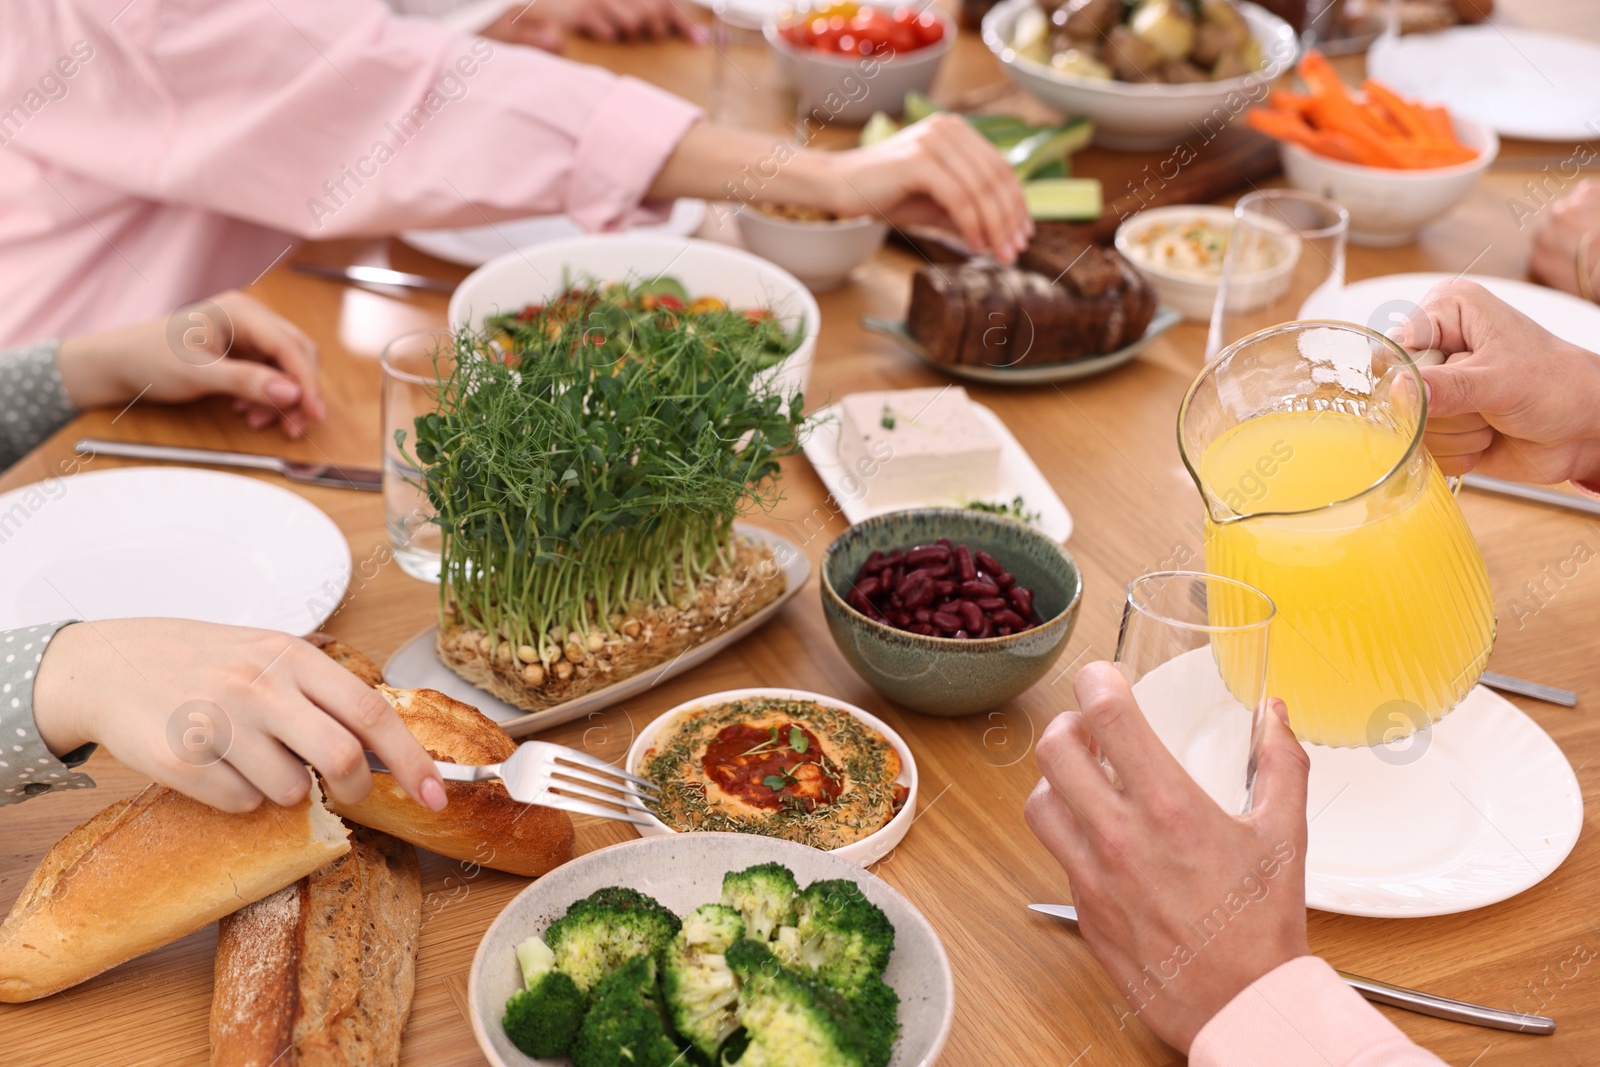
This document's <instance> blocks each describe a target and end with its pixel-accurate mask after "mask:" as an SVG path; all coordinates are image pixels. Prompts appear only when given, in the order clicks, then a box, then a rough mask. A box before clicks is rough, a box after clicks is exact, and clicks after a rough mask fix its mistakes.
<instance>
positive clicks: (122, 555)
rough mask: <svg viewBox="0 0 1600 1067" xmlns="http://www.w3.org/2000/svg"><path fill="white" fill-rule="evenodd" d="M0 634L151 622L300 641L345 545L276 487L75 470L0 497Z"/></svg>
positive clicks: (333, 592)
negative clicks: (53, 625)
mask: <svg viewBox="0 0 1600 1067" xmlns="http://www.w3.org/2000/svg"><path fill="white" fill-rule="evenodd" d="M0 576H3V580H0V629H10V628H14V627H18V626H31V625H35V624H37V623H41V622H49V621H50V620H52V619H74V618H75V619H90V620H98V619H122V618H137V617H140V616H164V617H168V618H180V619H200V620H202V621H205V622H220V623H231V624H234V625H236V626H259V627H262V628H264V629H270V630H283V631H286V632H288V633H292V634H305V633H310V632H311V631H312V630H315V629H316V628H317V627H318V626H321V625H322V623H323V621H324V620H326V619H327V618H328V616H329V615H332V614H333V611H334V609H335V608H337V607H338V606H339V601H340V600H342V599H343V597H344V592H345V588H346V587H347V586H348V585H349V583H350V545H349V544H348V543H347V542H346V541H345V539H344V534H343V533H342V532H340V530H339V527H338V526H336V525H334V522H333V520H332V519H330V518H328V516H327V515H325V514H323V513H322V511H321V510H320V509H319V508H317V507H316V506H315V505H313V504H311V503H310V502H308V501H307V500H305V499H304V498H303V497H300V496H297V495H296V494H294V493H292V492H290V491H289V490H287V489H283V488H280V487H279V486H276V485H273V484H271V483H269V482H264V481H260V480H257V479H255V478H245V477H242V476H240V475H237V474H221V473H219V472H217V471H207V470H189V469H186V468H183V467H127V468H122V469H118V470H104V471H88V472H84V473H81V474H74V475H71V476H69V477H65V478H56V479H50V480H47V481H44V482H40V483H37V484H35V485H29V486H23V487H22V488H20V489H14V490H12V491H11V492H9V493H6V494H5V495H4V496H0Z"/></svg>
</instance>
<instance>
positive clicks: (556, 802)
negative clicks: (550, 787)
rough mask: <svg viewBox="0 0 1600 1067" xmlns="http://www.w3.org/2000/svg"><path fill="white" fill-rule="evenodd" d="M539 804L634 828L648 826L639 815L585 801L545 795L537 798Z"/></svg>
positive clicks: (648, 822)
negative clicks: (622, 823)
mask: <svg viewBox="0 0 1600 1067" xmlns="http://www.w3.org/2000/svg"><path fill="white" fill-rule="evenodd" d="M539 803H540V804H542V805H544V806H545V807H547V808H559V809H560V810H562V811H573V812H577V813H578V814H580V815H597V816H599V817H600V818H602V819H615V820H616V821H617V822H631V823H633V824H634V825H635V826H649V825H650V820H649V819H646V818H643V817H642V816H639V815H631V814H629V813H628V812H625V811H618V810H617V809H616V808H607V807H604V806H602V805H600V804H592V803H590V802H589V801H587V800H578V799H576V798H574V797H563V796H557V795H555V794H553V793H546V794H545V795H544V796H542V797H540V798H539Z"/></svg>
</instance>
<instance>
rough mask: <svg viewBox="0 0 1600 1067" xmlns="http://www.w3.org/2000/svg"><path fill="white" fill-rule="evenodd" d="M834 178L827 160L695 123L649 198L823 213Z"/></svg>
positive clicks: (776, 141) (760, 138) (817, 153)
mask: <svg viewBox="0 0 1600 1067" xmlns="http://www.w3.org/2000/svg"><path fill="white" fill-rule="evenodd" d="M836 184H837V178H836V176H835V175H834V173H833V168H831V167H830V166H829V165H828V159H827V158H826V156H825V154H824V153H822V152H820V151H817V150H812V149H803V148H798V147H796V146H795V145H793V144H792V143H790V142H788V141H785V140H783V139H781V138H777V137H771V136H766V135H763V134H759V133H750V132H747V131H744V130H728V129H722V128H719V127H715V126H712V125H711V124H710V123H708V122H704V121H701V122H696V123H695V124H694V125H693V126H690V127H689V130H688V132H687V133H685V134H684V136H683V139H682V140H681V141H679V142H678V146H677V148H675V149H674V150H673V152H672V154H671V155H670V156H668V157H667V161H666V163H665V164H664V165H663V166H662V168H661V170H660V171H658V172H657V173H656V177H655V181H653V182H652V183H651V184H650V192H649V195H650V198H651V199H660V200H670V199H675V198H677V197H694V198H696V199H700V200H739V201H744V202H751V201H765V202H771V203H804V204H810V205H814V206H817V207H826V205H827V204H829V203H832V202H833V201H835V200H836V199H837V196H836V190H835V188H834V186H835V185H836Z"/></svg>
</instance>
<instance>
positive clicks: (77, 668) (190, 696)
mask: <svg viewBox="0 0 1600 1067" xmlns="http://www.w3.org/2000/svg"><path fill="white" fill-rule="evenodd" d="M33 716H34V722H35V724H36V725H37V726H38V729H39V735H40V737H41V738H42V739H43V741H44V743H45V746H46V747H47V748H49V749H50V751H51V752H53V753H55V754H56V755H58V756H59V755H64V754H66V753H68V752H70V751H72V750H73V749H75V748H78V747H79V746H81V745H83V744H86V743H88V742H90V741H95V742H98V743H99V744H101V745H104V746H105V747H106V749H107V750H109V751H110V752H111V754H112V755H113V756H115V757H116V758H117V759H119V760H121V761H122V762H123V763H126V764H127V765H128V766H130V767H132V768H133V769H134V770H137V771H140V772H142V773H144V774H147V775H149V776H150V777H151V778H154V779H155V780H156V781H158V782H161V783H162V784H163V785H168V786H171V787H172V788H173V789H177V790H180V791H181V792H184V793H188V794H189V795H190V796H192V797H195V798H197V799H199V800H202V801H204V802H205V803H207V804H210V805H211V806H212V807H215V808H221V809H222V810H223V811H249V810H250V809H252V808H254V807H255V806H256V805H257V804H259V803H260V802H261V798H262V797H263V796H265V797H267V798H268V799H270V800H272V801H273V802H274V803H277V804H284V805H288V804H295V803H298V802H299V801H300V800H301V799H303V798H304V797H305V795H306V793H307V792H308V791H309V790H310V787H311V776H310V774H309V773H308V772H307V770H306V767H305V765H304V764H303V763H302V762H301V757H304V759H305V761H306V762H309V763H310V764H311V765H312V766H313V767H315V768H316V769H317V770H318V771H319V772H320V773H321V775H322V779H323V782H324V783H325V785H326V788H327V789H328V791H329V792H330V793H332V794H333V796H334V797H336V798H337V799H339V800H341V801H343V802H345V803H347V804H350V803H355V802H356V801H358V800H360V799H361V798H363V797H365V796H366V795H367V793H368V792H369V791H370V790H371V789H372V773H371V772H370V771H369V770H368V769H367V761H366V757H365V755H364V750H366V749H371V750H372V751H373V752H376V753H377V754H378V755H379V756H380V757H381V758H382V759H383V761H384V763H385V764H386V765H387V766H388V767H389V768H390V769H391V770H393V772H394V775H395V777H396V778H397V779H398V780H399V782H400V784H401V785H402V786H403V787H404V788H405V790H406V792H407V793H409V794H411V796H412V798H413V799H415V800H416V801H418V802H419V803H421V804H425V805H426V806H428V807H429V808H432V809H433V810H434V811H438V810H440V809H441V808H443V807H444V806H445V793H444V784H443V782H441V781H440V779H439V773H438V770H437V769H436V768H435V767H434V765H433V762H432V760H430V759H429V758H428V754H427V752H426V751H425V750H424V749H423V748H422V746H421V745H419V744H418V743H417V741H416V739H415V738H414V737H412V736H411V732H410V731H409V730H407V729H406V727H405V724H404V723H402V722H401V721H400V717H399V716H398V715H396V714H395V712H394V709H393V708H391V707H390V706H389V704H388V702H387V701H385V700H384V699H383V697H382V696H381V695H379V694H378V692H377V691H376V690H374V689H371V688H369V687H368V686H366V685H364V684H363V683H362V682H361V681H360V680H359V679H357V678H356V677H355V675H353V674H351V673H350V672H349V671H347V670H345V669H344V668H343V667H341V666H339V665H338V664H337V663H335V662H333V660H331V659H329V658H328V657H327V656H325V655H323V654H322V653H321V652H319V651H318V650H317V649H315V648H313V647H312V646H311V645H309V644H307V643H306V642H304V641H302V640H300V639H299V638H297V637H290V636H288V635H287V634H281V633H274V632H273V631H271V630H253V629H248V628H245V627H242V626H221V625H217V624H215V623H204V622H190V621H187V620H183V619H116V620H111V621H107V622H81V623H74V624H73V625H71V626H67V627H64V628H62V629H61V630H59V631H58V632H57V633H56V635H55V637H53V638H52V639H51V641H50V645H49V648H48V649H46V651H45V654H44V659H43V660H42V661H41V662H40V664H39V673H38V676H37V677H36V678H35V679H34V699H33Z"/></svg>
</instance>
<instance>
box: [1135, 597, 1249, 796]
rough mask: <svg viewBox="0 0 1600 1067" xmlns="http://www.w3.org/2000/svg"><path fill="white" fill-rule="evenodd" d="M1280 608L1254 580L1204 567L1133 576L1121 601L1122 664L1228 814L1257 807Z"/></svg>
mask: <svg viewBox="0 0 1600 1067" xmlns="http://www.w3.org/2000/svg"><path fill="white" fill-rule="evenodd" d="M1274 614H1275V609H1274V608H1273V605H1272V601H1271V600H1270V599H1268V597H1267V595H1266V594H1265V593H1262V592H1261V591H1260V590H1258V589H1256V588H1255V587H1254V586H1250V585H1246V584H1245V583H1244V582H1240V581H1235V580H1234V579H1232V578H1224V577H1221V576H1219V575H1215V574H1204V573H1201V572H1199V571H1156V572H1154V573H1152V574H1146V575H1144V576H1143V577H1140V578H1135V579H1134V580H1133V581H1131V582H1129V583H1128V597H1127V600H1126V601H1125V602H1124V603H1123V606H1122V629H1121V631H1120V632H1119V633H1118V634H1117V655H1116V663H1117V667H1118V669H1120V670H1121V671H1122V673H1123V676H1124V677H1126V678H1127V679H1128V684H1129V685H1131V686H1132V687H1133V695H1134V697H1135V699H1137V700H1138V701H1139V707H1140V709H1142V710H1143V711H1144V715H1145V718H1146V719H1148V720H1149V722H1150V725H1151V727H1152V728H1153V729H1154V730H1155V732H1156V736H1157V737H1159V738H1161V742H1162V744H1164V745H1166V746H1167V750H1168V751H1170V752H1171V753H1172V754H1173V756H1174V757H1176V759H1177V761H1178V763H1179V765H1180V766H1182V767H1183V769H1184V770H1185V771H1187V772H1188V774H1189V777H1191V778H1193V779H1194V780H1195V782H1196V783H1198V784H1199V786H1200V788H1202V789H1204V790H1205V791H1206V793H1207V794H1208V795H1209V796H1210V797H1211V799H1212V800H1215V801H1216V802H1217V805H1218V806H1219V807H1221V808H1222V810H1223V811H1226V812H1228V813H1230V814H1238V813H1242V812H1246V811H1249V810H1250V797H1251V790H1252V789H1253V788H1254V786H1255V780H1256V762H1257V760H1258V759H1259V757H1260V754H1261V732H1262V728H1263V725H1264V723H1265V719H1264V718H1263V716H1265V715H1266V699H1267V695H1268V694H1267V691H1266V684H1267V637H1268V634H1269V633H1270V631H1271V623H1272V617H1273V615H1274ZM1224 679H1226V681H1224Z"/></svg>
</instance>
